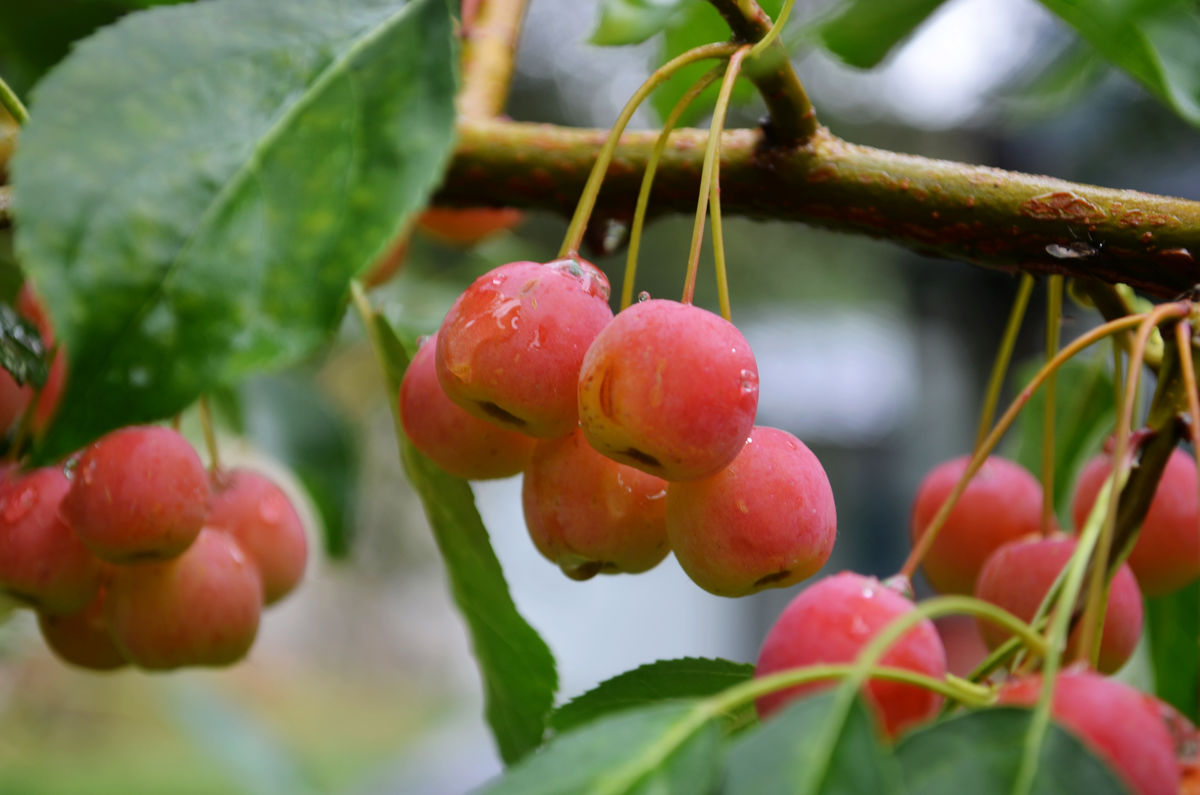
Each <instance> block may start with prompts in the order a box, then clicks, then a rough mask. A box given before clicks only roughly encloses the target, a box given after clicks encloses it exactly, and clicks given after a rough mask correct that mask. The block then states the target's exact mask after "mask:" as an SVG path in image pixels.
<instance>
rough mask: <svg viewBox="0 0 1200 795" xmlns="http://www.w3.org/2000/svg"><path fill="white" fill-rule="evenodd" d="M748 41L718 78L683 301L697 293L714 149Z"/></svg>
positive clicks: (719, 142) (690, 298) (714, 160)
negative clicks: (715, 102) (721, 76)
mask: <svg viewBox="0 0 1200 795" xmlns="http://www.w3.org/2000/svg"><path fill="white" fill-rule="evenodd" d="M750 49H751V48H750V45H748V44H747V45H743V46H742V47H739V48H738V50H737V52H735V53H734V54H733V55H732V56H731V57H730V59H729V66H728V68H727V69H726V70H725V78H724V79H723V80H722V81H721V92H720V94H718V95H717V104H716V107H714V108H713V118H712V125H711V126H710V128H709V133H708V143H707V144H706V146H705V149H704V165H703V166H702V167H701V171H700V191H699V197H698V198H697V200H696V221H695V223H694V224H692V247H691V250H690V252H689V253H688V266H687V276H686V277H685V278H684V281H683V303H685V304H690V303H692V298H693V297H694V296H695V293H696V273H697V272H698V271H699V270H700V244H701V243H702V242H703V241H704V216H705V215H706V213H707V210H708V202H709V197H710V188H711V186H712V184H713V174H714V173H715V171H716V168H717V151H718V150H719V149H720V146H721V131H722V130H724V129H725V113H726V111H728V110H729V99H730V97H731V96H733V84H734V82H736V81H737V76H738V72H740V71H741V68H742V61H743V60H744V59H745V57H746V55H747V54H748V53H749V52H750Z"/></svg>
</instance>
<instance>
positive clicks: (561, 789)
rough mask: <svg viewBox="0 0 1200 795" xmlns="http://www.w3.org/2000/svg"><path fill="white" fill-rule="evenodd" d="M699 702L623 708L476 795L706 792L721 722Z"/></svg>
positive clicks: (563, 737)
mask: <svg viewBox="0 0 1200 795" xmlns="http://www.w3.org/2000/svg"><path fill="white" fill-rule="evenodd" d="M706 712H707V710H706V709H705V707H704V705H703V704H702V703H701V702H684V703H671V704H654V705H651V706H648V707H642V708H640V709H634V710H626V711H624V712H618V713H615V714H612V715H608V716H606V717H603V718H601V719H599V720H596V721H594V722H592V723H589V724H587V725H586V726H583V727H582V728H579V729H576V730H575V731H571V732H567V733H566V734H561V735H559V736H557V737H555V738H554V739H553V740H551V741H550V742H549V743H547V744H546V747H545V748H543V749H542V750H541V751H539V752H538V753H537V754H535V755H533V756H531V757H529V758H528V759H526V760H525V761H524V762H522V763H521V764H519V765H516V766H514V767H513V768H512V769H510V770H509V771H508V773H507V774H505V776H504V777H503V778H501V779H500V780H499V781H497V782H495V783H494V784H492V785H491V786H490V787H487V788H486V789H484V790H483V792H482V795H560V794H561V795H588V794H590V793H606V794H609V793H611V794H612V795H617V793H647V794H648V793H654V795H668V794H669V795H693V794H694V793H706V792H711V791H712V789H713V785H714V784H715V778H716V770H717V765H718V762H719V761H720V756H721V752H722V740H721V728H720V724H719V723H718V722H717V721H716V720H715V719H714V718H711V717H709V718H707V719H705V713H706Z"/></svg>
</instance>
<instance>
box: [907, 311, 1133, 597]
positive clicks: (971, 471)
mask: <svg viewBox="0 0 1200 795" xmlns="http://www.w3.org/2000/svg"><path fill="white" fill-rule="evenodd" d="M1144 317H1145V315H1130V316H1129V317H1124V318H1119V319H1117V320H1110V321H1109V322H1107V323H1105V324H1103V325H1101V326H1097V327H1096V328H1094V329H1092V330H1091V331H1088V332H1086V333H1085V334H1082V335H1080V336H1079V337H1077V338H1076V339H1075V340H1073V341H1072V342H1071V343H1070V344H1069V345H1067V346H1066V347H1065V348H1063V349H1062V350H1061V351H1059V352H1058V354H1057V355H1056V356H1055V357H1054V358H1053V359H1051V360H1050V361H1049V362H1047V363H1046V364H1045V365H1044V366H1043V367H1042V369H1041V370H1038V372H1037V375H1035V376H1034V377H1033V380H1031V381H1030V382H1029V384H1028V385H1027V386H1026V387H1025V388H1024V389H1023V390H1021V394H1019V395H1017V397H1016V399H1015V400H1014V401H1013V402H1012V403H1011V404H1010V405H1009V407H1008V410H1007V411H1005V412H1004V415H1003V416H1002V417H1001V418H1000V420H999V421H998V422H997V423H996V427H995V428H993V429H992V432H991V433H990V434H988V437H987V438H986V439H984V440H983V444H982V445H980V446H979V447H978V448H976V450H975V452H974V453H973V454H972V456H971V460H970V462H968V464H967V468H966V469H965V470H964V471H963V474H962V477H961V478H959V481H958V483H957V484H955V486H954V488H953V490H951V492H950V494H949V495H947V497H946V500H945V502H943V503H942V506H941V508H939V509H938V512H937V513H936V514H934V517H933V520H932V521H930V523H929V525H928V526H927V527H926V529H925V532H924V533H923V534H922V535H921V537H920V539H918V540H917V543H916V544H914V545H913V549H912V552H910V553H909V555H908V559H907V560H905V561H904V566H903V567H902V568H901V569H900V572H899V574H900V575H901V576H904V577H908V578H910V579H911V578H912V576H913V573H914V572H916V570H917V566H919V565H921V561H922V560H923V559H924V558H925V555H926V554H927V553H928V552H929V548H930V547H931V546H933V542H934V541H935V540H936V538H937V534H938V533H939V532H940V531H941V529H942V526H943V525H945V524H946V519H947V517H949V516H950V512H951V511H952V510H954V506H955V505H956V504H957V503H958V500H959V498H960V497H962V494H963V492H964V491H966V490H967V484H968V483H970V482H971V478H973V477H975V473H976V472H978V471H979V468H980V467H981V466H983V462H984V461H985V460H987V457H988V456H989V455H990V454H991V452H992V450H994V449H995V448H996V445H997V444H999V443H1000V439H1001V437H1003V436H1004V433H1005V432H1006V431H1007V430H1008V429H1009V427H1011V426H1012V424H1013V422H1014V421H1015V420H1016V418H1017V415H1018V414H1020V412H1021V409H1022V408H1024V407H1025V404H1026V403H1028V402H1029V399H1030V398H1031V397H1033V393H1034V392H1036V391H1037V389H1038V387H1040V386H1041V385H1042V383H1043V382H1044V381H1045V380H1046V378H1047V377H1048V376H1049V375H1050V374H1052V373H1053V372H1054V371H1055V370H1057V369H1058V368H1059V367H1061V366H1062V364H1063V362H1065V361H1067V360H1068V359H1070V358H1071V357H1072V356H1074V355H1075V354H1077V353H1079V352H1080V351H1082V350H1083V349H1084V348H1087V347H1088V346H1089V345H1092V344H1094V343H1096V342H1098V341H1099V340H1102V339H1104V338H1105V337H1107V336H1108V335H1110V334H1113V333H1115V332H1118V331H1120V330H1122V329H1126V328H1129V327H1130V326H1135V325H1137V324H1138V323H1140V322H1141V321H1142V319H1143V318H1144Z"/></svg>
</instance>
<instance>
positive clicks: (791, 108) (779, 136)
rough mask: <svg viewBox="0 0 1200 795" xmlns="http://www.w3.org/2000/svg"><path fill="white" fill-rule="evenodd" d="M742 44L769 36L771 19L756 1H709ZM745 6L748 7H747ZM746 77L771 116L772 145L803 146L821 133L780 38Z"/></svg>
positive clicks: (746, 71) (752, 64)
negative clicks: (756, 90)
mask: <svg viewBox="0 0 1200 795" xmlns="http://www.w3.org/2000/svg"><path fill="white" fill-rule="evenodd" d="M709 2H710V3H711V4H712V6H713V7H714V8H715V9H716V10H717V12H718V13H719V14H720V15H721V16H722V17H723V18H724V19H725V24H727V25H729V29H730V30H731V31H733V35H734V37H735V38H736V39H738V40H739V41H743V42H746V43H748V44H753V43H754V42H756V41H758V40H759V39H761V38H762V37H763V36H766V35H767V31H769V30H770V29H771V18H770V17H769V16H767V14H766V12H765V11H763V10H762V9H761V8H759V6H758V3H756V2H755V1H754V0H741V2H738V0H709ZM743 6H744V7H745V8H743ZM742 74H743V75H744V76H745V77H746V78H748V79H749V80H750V82H752V83H754V87H755V88H757V89H758V93H759V94H761V95H762V98H763V100H764V101H765V102H766V103H767V111H768V112H769V113H770V114H771V124H770V127H769V133H770V140H771V143H772V144H775V145H778V146H781V147H785V148H787V147H793V146H800V145H803V144H804V143H806V142H807V141H808V140H809V139H810V138H812V137H813V136H814V135H816V133H817V129H818V125H817V114H816V111H815V110H813V106H812V102H810V101H809V99H808V94H807V93H805V91H804V86H803V85H802V84H801V83H800V78H799V77H797V76H796V71H795V70H794V69H792V63H791V61H790V60H789V58H788V54H787V49H786V48H785V47H784V46H783V44H782V43H780V41H779V40H778V39H776V40H775V41H774V42H772V43H771V45H770V46H768V47H767V48H766V50H765V51H764V52H763V53H762V54H760V55H758V56H757V57H755V58H754V59H753V60H751V61H748V62H747V63H746V66H745V69H744V70H743V72H742Z"/></svg>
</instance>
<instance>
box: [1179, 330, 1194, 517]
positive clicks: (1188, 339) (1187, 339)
mask: <svg viewBox="0 0 1200 795" xmlns="http://www.w3.org/2000/svg"><path fill="white" fill-rule="evenodd" d="M1175 345H1176V346H1177V347H1178V348H1179V365H1180V368H1181V369H1182V370H1183V386H1184V389H1185V390H1186V391H1187V404H1188V420H1189V422H1188V438H1189V439H1191V442H1192V454H1193V455H1194V456H1195V457H1196V468H1197V469H1200V393H1197V391H1196V370H1195V360H1194V357H1193V356H1192V324H1191V323H1189V322H1188V321H1186V320H1185V321H1181V322H1179V323H1177V324H1175ZM1197 488H1198V489H1200V483H1197ZM1197 525H1198V526H1197V532H1198V533H1200V517H1197Z"/></svg>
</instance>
